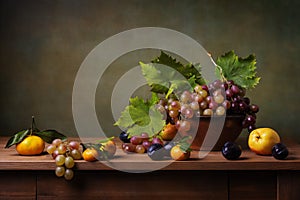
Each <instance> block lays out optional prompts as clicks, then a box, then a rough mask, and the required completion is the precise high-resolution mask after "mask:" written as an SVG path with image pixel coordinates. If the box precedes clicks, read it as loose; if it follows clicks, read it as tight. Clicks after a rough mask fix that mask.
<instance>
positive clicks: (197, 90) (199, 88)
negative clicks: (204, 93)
mask: <svg viewBox="0 0 300 200" xmlns="http://www.w3.org/2000/svg"><path fill="white" fill-rule="evenodd" d="M201 90H203V89H202V86H201V85H196V86H195V87H194V91H195V92H199V91H201Z"/></svg>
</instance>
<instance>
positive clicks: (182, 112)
mask: <svg viewBox="0 0 300 200" xmlns="http://www.w3.org/2000/svg"><path fill="white" fill-rule="evenodd" d="M245 94H246V90H245V89H243V88H241V87H239V86H238V85H236V84H234V82H233V81H225V82H222V81H221V80H215V81H214V82H212V83H210V84H208V85H196V86H195V87H194V90H193V92H190V91H183V92H182V93H181V94H180V95H178V96H179V97H176V96H172V97H170V98H169V99H161V100H160V101H159V103H158V104H157V105H156V108H157V109H158V110H159V111H160V112H161V113H162V114H165V113H167V114H166V116H165V118H166V120H167V123H171V124H175V125H176V127H177V128H178V130H179V132H180V133H183V135H185V134H184V133H187V132H188V131H189V130H190V129H191V127H192V124H191V119H193V118H197V117H200V116H212V115H214V116H222V115H225V114H228V115H244V116H245V119H244V121H243V128H248V131H249V132H251V131H252V130H253V129H255V122H256V113H257V112H258V111H259V107H258V106H257V105H255V104H250V99H249V98H248V97H245Z"/></svg>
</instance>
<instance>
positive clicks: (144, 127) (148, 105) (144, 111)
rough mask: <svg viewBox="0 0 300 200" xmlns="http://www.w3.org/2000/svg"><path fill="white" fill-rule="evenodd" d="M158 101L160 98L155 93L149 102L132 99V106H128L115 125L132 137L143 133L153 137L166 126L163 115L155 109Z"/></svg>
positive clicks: (137, 98) (136, 98)
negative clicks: (125, 130)
mask: <svg viewBox="0 0 300 200" xmlns="http://www.w3.org/2000/svg"><path fill="white" fill-rule="evenodd" d="M158 101H159V98H158V96H157V94H155V93H152V97H151V99H150V100H147V101H145V100H144V99H142V98H139V97H134V98H130V105H128V106H126V108H125V110H124V111H123V112H122V113H121V116H120V118H119V119H118V121H117V122H116V123H115V124H114V125H116V126H119V127H121V128H122V129H127V132H128V133H129V135H130V136H133V135H139V134H141V133H143V132H146V133H148V134H149V136H153V135H154V134H156V133H157V132H158V131H160V130H161V129H162V128H163V126H164V124H165V120H163V116H162V114H161V113H159V112H158V111H157V110H156V109H155V108H154V105H155V104H156V103H157V102H158Z"/></svg>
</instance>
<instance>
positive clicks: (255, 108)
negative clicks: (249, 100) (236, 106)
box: [250, 104, 259, 113]
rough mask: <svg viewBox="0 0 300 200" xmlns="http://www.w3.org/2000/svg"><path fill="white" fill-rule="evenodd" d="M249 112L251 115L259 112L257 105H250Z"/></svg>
mask: <svg viewBox="0 0 300 200" xmlns="http://www.w3.org/2000/svg"><path fill="white" fill-rule="evenodd" d="M250 110H251V111H252V112H253V113H257V112H258V111H259V107H258V105H255V104H252V105H250Z"/></svg>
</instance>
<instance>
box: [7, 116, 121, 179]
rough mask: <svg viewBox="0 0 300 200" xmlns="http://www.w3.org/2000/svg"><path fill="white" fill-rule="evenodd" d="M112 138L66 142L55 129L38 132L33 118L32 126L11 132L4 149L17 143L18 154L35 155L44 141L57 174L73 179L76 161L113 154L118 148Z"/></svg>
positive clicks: (108, 156) (43, 144)
mask: <svg viewBox="0 0 300 200" xmlns="http://www.w3.org/2000/svg"><path fill="white" fill-rule="evenodd" d="M113 138H114V137H111V138H107V139H104V140H99V141H96V142H95V143H85V144H83V143H80V142H78V141H67V137H66V136H65V135H64V134H62V133H59V132H58V131H56V130H43V131H40V130H39V129H38V128H37V127H36V124H35V120H34V117H32V124H31V128H30V129H26V130H22V131H20V132H18V133H16V134H15V135H13V136H12V137H11V138H10V139H9V140H8V142H7V144H6V146H5V148H9V147H11V146H13V145H16V150H17V152H18V153H19V154H20V155H25V156H34V155H41V154H42V153H43V152H44V149H45V143H49V145H47V147H46V151H47V153H48V154H50V155H51V157H52V158H53V159H54V160H55V164H56V169H55V174H56V176H58V177H64V178H65V179H66V180H72V179H73V176H74V171H73V169H74V167H75V160H81V159H84V160H85V161H96V160H106V159H111V158H112V157H113V156H114V155H115V153H116V150H117V148H116V144H115V142H114V141H113Z"/></svg>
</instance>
